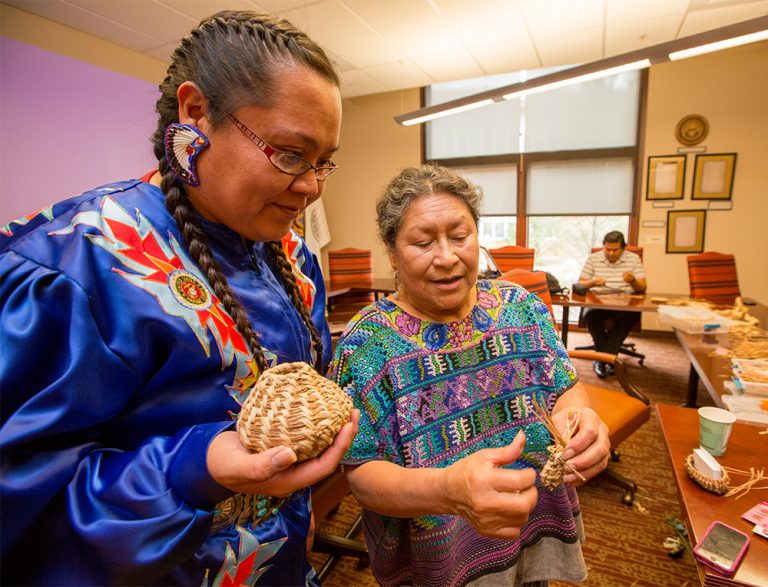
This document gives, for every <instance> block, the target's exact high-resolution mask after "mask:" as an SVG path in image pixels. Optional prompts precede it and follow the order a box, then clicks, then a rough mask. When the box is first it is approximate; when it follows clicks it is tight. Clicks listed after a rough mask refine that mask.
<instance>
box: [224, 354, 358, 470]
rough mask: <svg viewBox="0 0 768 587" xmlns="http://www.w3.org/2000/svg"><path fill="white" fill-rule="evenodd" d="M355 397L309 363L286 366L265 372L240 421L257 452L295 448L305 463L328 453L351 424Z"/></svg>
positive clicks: (246, 440)
mask: <svg viewBox="0 0 768 587" xmlns="http://www.w3.org/2000/svg"><path fill="white" fill-rule="evenodd" d="M351 409H352V400H351V398H350V397H349V396H348V395H347V394H346V393H345V392H344V390H343V389H341V388H340V387H339V386H338V385H336V384H335V383H334V382H333V381H329V380H328V379H326V378H325V377H323V376H321V375H320V374H318V373H317V372H316V371H315V370H314V369H312V368H311V367H310V366H309V365H307V364H306V363H283V364H281V365H277V366H276V367H272V368H271V369H267V370H266V371H264V372H263V373H262V374H261V377H259V380H258V381H257V382H256V385H254V386H253V388H252V389H251V391H250V393H249V394H248V397H247V398H246V400H245V403H244V404H243V408H242V410H241V411H240V415H239V417H238V419H237V431H238V433H239V434H240V441H241V442H242V443H243V446H245V447H246V448H247V449H248V450H250V451H251V452H262V451H264V450H267V449H268V448H272V447H274V446H289V447H291V448H292V449H293V450H294V452H295V453H296V456H297V457H298V460H299V461H304V460H306V459H311V458H313V457H316V456H317V455H319V454H320V453H322V452H323V451H324V450H325V449H326V448H328V447H329V446H330V445H331V444H332V443H333V439H334V438H335V437H336V434H338V432H339V430H341V427H342V426H343V425H344V424H345V423H346V422H347V421H348V420H349V414H350V410H351Z"/></svg>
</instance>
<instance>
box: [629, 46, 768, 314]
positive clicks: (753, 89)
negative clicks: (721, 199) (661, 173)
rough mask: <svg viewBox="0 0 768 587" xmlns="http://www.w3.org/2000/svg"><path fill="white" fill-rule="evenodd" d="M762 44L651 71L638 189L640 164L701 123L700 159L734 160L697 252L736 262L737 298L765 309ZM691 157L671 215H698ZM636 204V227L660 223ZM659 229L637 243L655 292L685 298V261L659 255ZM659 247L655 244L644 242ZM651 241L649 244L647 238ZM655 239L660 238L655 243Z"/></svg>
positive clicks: (765, 76)
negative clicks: (704, 128) (728, 197)
mask: <svg viewBox="0 0 768 587" xmlns="http://www.w3.org/2000/svg"><path fill="white" fill-rule="evenodd" d="M767 105H768V42H763V43H755V44H752V45H746V46H744V47H738V48H735V49H730V50H728V51H722V52H719V53H712V54H710V55H702V56H700V57H695V58H691V59H686V60H684V61H680V62H676V63H664V64H660V65H656V66H654V67H652V68H651V70H650V75H649V86H648V116H647V124H646V129H645V153H644V159H643V160H644V164H643V165H644V168H643V177H644V179H643V188H642V194H643V197H644V194H645V176H646V175H647V170H646V166H647V157H648V156H652V155H674V154H676V153H677V148H678V147H679V146H680V145H679V144H678V142H677V140H676V139H675V126H676V125H677V123H678V121H679V120H680V119H681V118H683V117H684V116H687V115H689V114H700V115H702V116H703V117H704V118H706V119H707V121H708V122H709V134H708V135H707V137H706V138H705V139H704V140H703V141H702V142H701V143H700V146H705V147H706V149H707V151H706V152H707V153H737V160H736V171H735V177H734V184H733V195H732V203H733V209H732V210H723V211H720V210H709V211H708V212H707V222H706V234H705V241H704V247H705V250H708V251H718V252H721V253H732V254H734V255H736V268H737V271H738V275H739V285H740V287H741V291H742V293H743V294H744V295H747V296H750V297H753V298H755V299H757V300H759V301H761V302H763V303H768V106H767ZM694 157H695V156H694V155H693V154H688V155H687V161H686V185H685V192H684V193H685V198H684V199H683V200H675V201H674V205H675V207H674V210H687V209H705V208H706V207H707V204H708V202H707V201H706V200H691V198H690V194H691V188H692V182H693V168H694ZM651 204H652V202H648V201H646V200H645V199H643V200H642V204H641V215H640V219H641V224H642V221H643V220H663V221H666V218H667V210H666V209H662V208H654V207H652V205H651ZM665 236H666V228H642V225H641V228H640V233H639V241H640V244H642V245H643V246H644V248H645V249H644V258H645V265H646V268H647V272H648V275H649V287H650V288H651V289H652V290H655V291H664V292H670V293H681V294H687V293H688V269H687V264H686V255H684V254H667V253H665V250H666V247H665ZM649 237H651V240H660V242H657V243H651V242H648V240H649ZM654 237H656V238H655V239H654ZM658 237H661V238H660V239H658Z"/></svg>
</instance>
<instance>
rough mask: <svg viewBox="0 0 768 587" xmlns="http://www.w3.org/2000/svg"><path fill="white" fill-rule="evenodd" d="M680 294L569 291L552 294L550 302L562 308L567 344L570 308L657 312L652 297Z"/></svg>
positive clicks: (563, 336) (564, 337)
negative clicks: (559, 294)
mask: <svg viewBox="0 0 768 587" xmlns="http://www.w3.org/2000/svg"><path fill="white" fill-rule="evenodd" d="M679 297H681V295H680V294H659V293H644V294H629V293H618V292H617V293H597V294H596V293H593V292H592V291H588V292H587V293H586V294H585V295H577V294H575V293H571V295H569V296H552V304H553V305H555V306H561V307H562V308H563V324H562V326H561V330H560V336H561V337H562V339H563V346H565V347H566V348H567V346H568V326H569V324H568V318H569V313H570V312H569V310H570V309H571V308H599V309H601V310H618V311H626V312H657V311H658V307H659V305H660V304H658V303H655V302H652V301H651V300H652V299H653V298H666V299H672V298H679Z"/></svg>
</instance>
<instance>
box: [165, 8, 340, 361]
mask: <svg viewBox="0 0 768 587" xmlns="http://www.w3.org/2000/svg"><path fill="white" fill-rule="evenodd" d="M286 66H290V67H297V66H298V67H306V68H307V69H309V70H310V71H312V72H314V73H316V74H318V75H320V76H321V77H323V78H324V79H326V80H328V81H330V82H331V83H333V84H334V85H335V86H337V87H338V86H339V78H338V75H337V74H336V72H335V70H334V68H333V65H332V63H331V61H330V59H328V56H327V55H326V54H325V52H324V51H323V50H322V49H321V48H320V47H319V46H318V45H317V44H316V43H314V41H312V40H311V39H310V38H309V37H307V35H306V34H304V33H303V32H301V31H300V30H298V29H297V28H295V27H294V26H293V25H292V24H291V23H289V22H288V21H286V20H282V19H279V18H276V17H273V16H270V15H265V14H258V13H255V12H250V11H230V10H227V11H222V12H219V13H217V14H214V15H213V16H211V17H209V18H207V19H205V20H203V21H202V22H201V23H200V24H199V25H198V26H197V27H196V28H195V29H194V30H193V31H192V32H191V33H190V34H189V35H187V36H186V37H184V38H183V39H182V40H181V42H180V43H179V46H178V47H177V48H176V50H175V51H174V53H173V56H172V58H171V65H170V66H169V67H168V72H167V75H166V77H165V79H164V80H163V82H162V83H161V84H160V98H159V99H158V101H157V105H156V109H157V112H158V114H159V119H158V124H157V129H156V130H155V133H154V135H153V137H152V143H153V147H154V152H155V156H156V157H157V159H158V161H159V169H160V172H161V174H162V176H163V179H162V185H161V187H162V190H163V192H164V193H165V198H166V206H167V207H168V210H169V211H170V213H171V214H172V215H173V217H174V219H175V220H176V224H177V225H178V227H179V230H181V232H182V235H183V238H184V242H185V243H186V245H187V247H189V252H190V255H191V256H192V258H193V259H194V260H195V262H196V263H197V264H198V265H199V266H200V268H201V269H202V271H203V272H204V274H205V275H206V277H207V279H208V281H209V282H210V283H211V285H212V287H213V289H214V293H215V294H216V296H217V297H218V298H219V299H220V300H221V303H222V304H223V305H224V308H225V310H226V311H227V312H228V313H229V314H230V316H232V318H233V319H234V320H235V323H236V325H237V329H238V330H239V331H240V333H241V334H242V335H243V336H244V337H245V339H246V341H247V342H248V347H249V349H250V350H251V353H252V354H253V356H254V358H255V359H256V361H257V363H258V366H259V369H260V370H264V369H265V368H266V358H265V356H264V350H263V348H262V346H261V343H260V342H259V338H258V336H257V334H256V332H255V331H254V329H253V327H252V326H251V324H250V321H249V320H248V315H247V314H246V312H245V310H244V309H243V308H242V306H241V305H240V303H239V302H238V301H237V299H236V298H235V296H234V294H233V293H232V290H231V288H230V287H229V285H228V282H227V279H226V277H225V276H224V274H223V273H222V272H221V270H220V268H219V264H218V263H217V262H216V260H215V259H214V258H213V255H212V253H211V250H210V248H209V247H208V239H207V237H206V235H205V233H204V232H203V229H202V227H201V226H200V224H199V223H198V221H197V217H196V215H195V212H194V209H193V207H192V204H191V202H190V201H189V199H188V197H187V194H186V192H185V188H184V186H183V184H182V183H181V182H180V181H179V180H178V179H176V178H175V177H174V176H173V173H172V171H171V170H170V169H169V166H168V164H167V162H166V160H165V147H164V141H163V139H164V136H165V130H166V128H167V127H168V125H169V124H171V123H174V122H179V103H178V100H177V98H176V91H177V90H178V88H179V86H180V85H181V84H182V83H184V82H185V81H190V82H193V83H194V84H196V85H197V87H198V88H199V89H200V91H201V92H202V93H203V95H204V96H205V98H206V101H207V111H206V117H207V118H208V120H209V121H210V122H211V125H212V127H213V128H216V127H217V126H218V125H219V124H221V123H222V121H224V120H225V116H226V113H228V112H233V111H234V110H237V109H238V108H240V107H242V106H244V105H249V104H252V105H257V106H262V107H269V106H270V105H271V103H272V102H271V101H272V100H274V96H275V95H276V94H277V92H276V91H275V90H276V88H277V86H278V84H279V83H280V78H279V74H280V72H281V70H282V69H284V68H285V67H286ZM202 156H203V157H204V156H205V154H204V153H203V155H202ZM201 180H202V181H205V178H201ZM267 250H268V251H270V253H269V254H270V255H271V256H272V258H273V259H274V263H275V265H276V266H277V268H278V269H279V271H280V276H281V281H282V282H283V287H284V288H285V290H286V292H287V293H288V295H289V297H290V298H291V301H292V302H293V305H294V306H295V307H296V309H297V311H298V312H299V315H300V316H301V317H302V320H303V321H304V323H305V324H306V326H307V328H309V331H310V335H311V338H312V345H313V347H314V348H315V350H316V351H317V363H316V365H315V368H316V369H318V371H319V370H320V363H321V361H322V349H323V345H322V341H321V339H320V335H319V334H318V332H317V329H316V328H315V326H314V324H313V323H312V320H311V318H310V316H309V311H308V310H307V307H306V306H305V305H304V303H303V301H302V299H301V295H300V292H299V288H298V286H297V285H296V282H295V280H294V276H293V272H292V270H291V266H290V263H289V261H288V260H287V258H286V257H285V254H284V253H283V252H282V247H280V246H279V243H273V244H270V245H268V246H267Z"/></svg>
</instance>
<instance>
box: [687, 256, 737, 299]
mask: <svg viewBox="0 0 768 587" xmlns="http://www.w3.org/2000/svg"><path fill="white" fill-rule="evenodd" d="M688 283H689V285H690V289H691V297H692V298H699V299H704V300H709V301H710V302H714V303H715V304H723V305H728V306H732V305H733V304H734V302H735V301H736V298H737V297H739V296H740V295H741V293H740V291H739V279H738V277H737V275H736V258H735V257H734V256H733V255H724V254H722V253H715V252H705V253H701V254H699V255H688Z"/></svg>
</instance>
